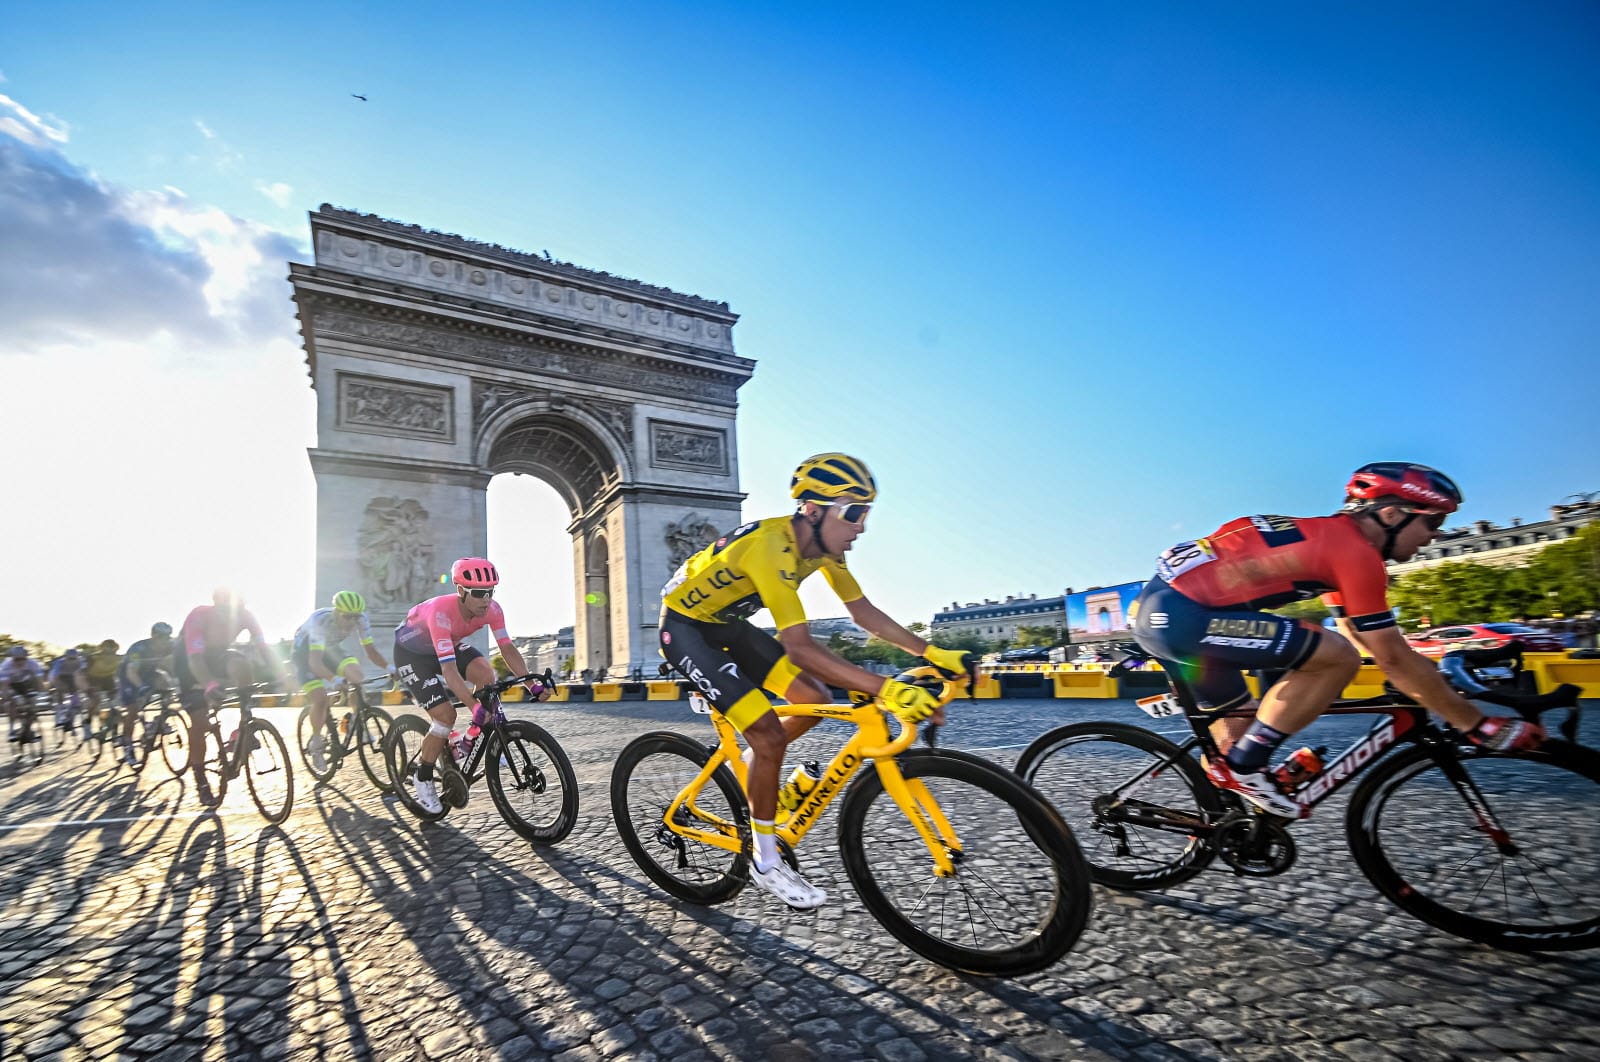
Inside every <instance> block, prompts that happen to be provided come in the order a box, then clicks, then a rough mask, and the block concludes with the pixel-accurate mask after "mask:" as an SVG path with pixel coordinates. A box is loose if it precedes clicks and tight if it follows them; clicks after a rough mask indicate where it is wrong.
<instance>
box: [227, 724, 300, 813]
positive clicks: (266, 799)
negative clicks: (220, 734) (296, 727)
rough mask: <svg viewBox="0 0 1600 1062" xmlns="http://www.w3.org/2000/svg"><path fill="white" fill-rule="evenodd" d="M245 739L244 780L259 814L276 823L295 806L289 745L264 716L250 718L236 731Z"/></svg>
mask: <svg viewBox="0 0 1600 1062" xmlns="http://www.w3.org/2000/svg"><path fill="white" fill-rule="evenodd" d="M239 740H240V741H247V742H249V744H247V745H246V746H245V749H246V750H247V751H246V753H245V756H244V780H245V784H246V785H247V786H249V788H250V797H251V799H252V800H254V801H255V802H256V809H257V810H258V811H260V812H261V817H262V818H264V819H266V820H267V821H268V822H270V823H272V824H273V825H277V824H278V823H280V822H282V821H283V820H284V819H287V818H288V817H289V812H290V811H291V810H293V808H294V764H292V763H290V762H289V746H288V744H287V743H285V742H284V740H283V735H282V734H280V733H278V728H277V727H275V726H273V725H272V724H271V723H269V722H267V721H266V720H265V719H252V720H250V722H249V724H248V725H246V726H245V727H244V729H242V730H240V731H239Z"/></svg>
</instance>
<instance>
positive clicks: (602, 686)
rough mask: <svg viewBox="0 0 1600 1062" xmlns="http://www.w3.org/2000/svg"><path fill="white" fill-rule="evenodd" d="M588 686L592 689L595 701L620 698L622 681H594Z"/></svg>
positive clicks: (617, 699) (618, 699)
mask: <svg viewBox="0 0 1600 1062" xmlns="http://www.w3.org/2000/svg"><path fill="white" fill-rule="evenodd" d="M589 688H590V689H592V690H594V699H595V700H597V701H620V700H622V683H620V682H596V683H595V684H594V685H593V686H590V687H589Z"/></svg>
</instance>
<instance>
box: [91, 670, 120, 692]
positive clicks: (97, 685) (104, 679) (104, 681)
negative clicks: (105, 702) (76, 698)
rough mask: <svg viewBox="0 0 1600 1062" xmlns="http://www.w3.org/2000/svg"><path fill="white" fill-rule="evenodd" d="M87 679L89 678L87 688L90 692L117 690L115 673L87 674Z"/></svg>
mask: <svg viewBox="0 0 1600 1062" xmlns="http://www.w3.org/2000/svg"><path fill="white" fill-rule="evenodd" d="M88 679H89V690H90V691H91V692H93V693H115V692H117V676H116V675H115V674H111V675H89V676H88Z"/></svg>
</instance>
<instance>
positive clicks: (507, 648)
mask: <svg viewBox="0 0 1600 1062" xmlns="http://www.w3.org/2000/svg"><path fill="white" fill-rule="evenodd" d="M495 644H497V645H499V646H500V657H501V659H503V660H504V661H505V662H506V667H509V668H510V669H511V673H512V674H513V675H526V674H527V673H528V664H527V661H525V660H523V659H522V653H521V652H520V651H518V649H517V647H516V646H515V645H513V644H512V643H511V640H510V639H509V638H508V639H506V640H505V641H503V642H502V641H498V640H497V641H496V643H495Z"/></svg>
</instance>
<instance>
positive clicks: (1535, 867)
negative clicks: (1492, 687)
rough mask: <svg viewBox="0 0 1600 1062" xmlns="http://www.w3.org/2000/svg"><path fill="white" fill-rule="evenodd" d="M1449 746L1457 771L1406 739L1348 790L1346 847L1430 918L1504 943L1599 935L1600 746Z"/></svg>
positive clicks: (1571, 941)
mask: <svg viewBox="0 0 1600 1062" xmlns="http://www.w3.org/2000/svg"><path fill="white" fill-rule="evenodd" d="M1446 754H1447V755H1455V756H1458V757H1459V759H1457V760H1455V761H1453V762H1452V763H1451V764H1450V768H1451V770H1454V769H1455V768H1459V769H1460V771H1461V772H1462V773H1461V775H1460V776H1459V778H1458V779H1455V780H1452V779H1451V778H1449V777H1447V774H1448V773H1450V771H1447V769H1445V768H1444V767H1442V766H1441V765H1440V763H1439V762H1438V761H1437V760H1435V759H1434V756H1433V750H1430V749H1429V748H1426V747H1423V746H1413V747H1412V748H1410V749H1407V750H1406V751H1404V752H1401V753H1399V754H1398V755H1395V756H1393V757H1390V758H1389V759H1387V760H1384V761H1382V762H1381V763H1379V764H1378V765H1377V766H1375V767H1373V768H1372V772H1371V774H1370V775H1369V776H1368V777H1367V779H1366V780H1365V781H1364V782H1362V784H1361V786H1360V788H1358V789H1357V790H1356V792H1355V795H1354V796H1352V797H1351V798H1350V808H1349V812H1348V814H1347V815H1346V819H1345V826H1346V829H1347V831H1348V833H1349V837H1350V850H1351V852H1352V853H1353V854H1354V856H1355V859H1356V863H1357V864H1358V865H1359V866H1360V867H1361V869H1362V871H1363V872H1364V873H1365V874H1366V875H1367V877H1368V878H1370V879H1371V881H1372V883H1373V884H1374V885H1376V886H1377V887H1378V891H1379V892H1382V893H1383V894H1384V895H1385V896H1387V897H1388V898H1389V899H1390V900H1392V901H1394V903H1395V904H1396V905H1398V906H1399V907H1400V908H1401V909H1402V910H1404V911H1406V912H1408V913H1410V914H1411V915H1413V916H1415V917H1417V918H1420V919H1421V920H1422V921H1424V922H1427V923H1428V924H1429V925H1433V926H1437V927H1438V928H1440V929H1443V930H1445V931H1446V932H1448V933H1453V934H1455V935H1456V936H1459V937H1465V938H1467V939H1468V940H1475V941H1478V942H1480V943H1483V944H1491V945H1493V946H1494V947H1497V948H1504V949H1506V950H1509V951H1577V950H1579V949H1582V948H1593V947H1596V946H1600V888H1597V887H1596V882H1600V754H1597V753H1596V752H1594V751H1593V750H1590V749H1585V748H1581V747H1579V746H1576V745H1569V744H1567V743H1566V742H1560V741H1552V742H1549V743H1548V744H1546V745H1545V746H1544V748H1542V749H1540V750H1538V751H1536V752H1507V753H1485V752H1482V751H1480V750H1474V749H1464V748H1463V749H1459V750H1446ZM1474 804H1477V805H1478V806H1477V807H1475V806H1474ZM1480 808H1481V809H1482V810H1481V811H1480ZM1486 824H1490V825H1491V826H1492V828H1493V829H1495V830H1503V831H1504V833H1503V835H1502V836H1498V837H1497V836H1491V834H1490V831H1489V830H1488V829H1486V828H1485V825H1486Z"/></svg>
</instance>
